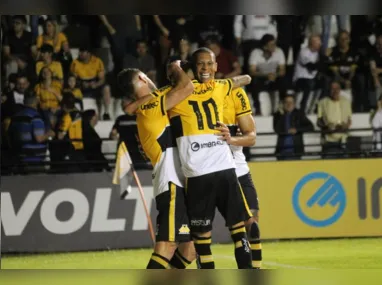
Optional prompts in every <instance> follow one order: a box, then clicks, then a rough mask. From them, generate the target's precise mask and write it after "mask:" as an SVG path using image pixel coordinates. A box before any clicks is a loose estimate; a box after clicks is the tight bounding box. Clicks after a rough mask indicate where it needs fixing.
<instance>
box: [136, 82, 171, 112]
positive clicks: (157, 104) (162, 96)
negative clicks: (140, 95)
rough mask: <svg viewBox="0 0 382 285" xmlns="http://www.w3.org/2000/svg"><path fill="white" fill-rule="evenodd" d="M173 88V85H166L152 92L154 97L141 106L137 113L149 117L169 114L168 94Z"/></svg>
mask: <svg viewBox="0 0 382 285" xmlns="http://www.w3.org/2000/svg"><path fill="white" fill-rule="evenodd" d="M171 89H172V87H171V86H165V87H163V88H160V89H158V90H155V91H154V92H152V93H151V95H152V96H153V98H152V99H151V100H150V101H149V102H147V103H146V104H143V105H141V106H140V107H139V109H138V111H137V114H141V115H143V116H147V117H151V118H152V117H163V116H167V111H166V95H167V93H168V92H169V91H170V90H171Z"/></svg>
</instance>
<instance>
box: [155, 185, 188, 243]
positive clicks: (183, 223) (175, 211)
mask: <svg viewBox="0 0 382 285" xmlns="http://www.w3.org/2000/svg"><path fill="white" fill-rule="evenodd" d="M155 201H156V207H157V210H158V216H157V227H156V241H157V242H159V241H169V242H188V241H190V240H191V235H190V228H189V220H188V215H187V210H186V201H185V192H184V188H182V187H179V186H177V185H175V184H173V183H171V182H170V183H169V190H168V191H166V192H163V193H161V194H159V195H158V196H157V197H156V198H155Z"/></svg>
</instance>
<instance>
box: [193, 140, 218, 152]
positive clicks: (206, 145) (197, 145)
mask: <svg viewBox="0 0 382 285" xmlns="http://www.w3.org/2000/svg"><path fill="white" fill-rule="evenodd" d="M219 145H224V143H223V142H222V141H214V142H206V143H198V142H193V143H191V149H192V150H193V151H198V150H199V149H201V148H211V147H216V146H219Z"/></svg>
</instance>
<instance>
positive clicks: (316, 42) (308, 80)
mask: <svg viewBox="0 0 382 285" xmlns="http://www.w3.org/2000/svg"><path fill="white" fill-rule="evenodd" d="M320 48H321V39H320V37H319V36H311V37H310V38H309V44H308V47H306V48H303V49H301V51H300V53H299V55H298V58H297V61H296V65H295V70H294V75H293V82H294V83H295V86H296V92H300V91H302V92H303V97H302V101H301V105H300V109H301V110H302V111H303V112H305V111H307V110H306V105H307V102H308V99H309V95H310V92H312V91H314V90H316V89H317V87H318V80H317V74H318V67H319V60H320V55H319V51H320Z"/></svg>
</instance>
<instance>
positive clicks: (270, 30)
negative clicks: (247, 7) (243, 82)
mask: <svg viewBox="0 0 382 285" xmlns="http://www.w3.org/2000/svg"><path fill="white" fill-rule="evenodd" d="M266 34H271V35H273V36H274V37H275V38H276V37H277V29H276V23H275V22H274V21H273V19H272V17H271V16H267V15H236V16H235V19H234V35H235V38H236V44H237V46H238V47H240V51H241V53H242V55H243V63H244V64H243V71H244V73H248V68H249V66H248V59H249V56H250V54H251V52H252V50H254V49H255V48H262V44H261V39H262V38H263V36H264V35H266Z"/></svg>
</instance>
